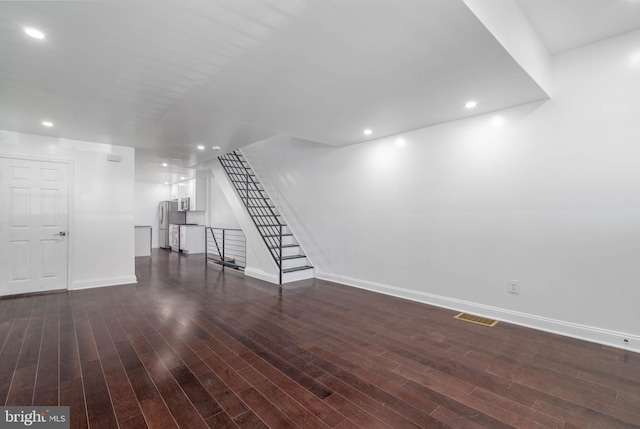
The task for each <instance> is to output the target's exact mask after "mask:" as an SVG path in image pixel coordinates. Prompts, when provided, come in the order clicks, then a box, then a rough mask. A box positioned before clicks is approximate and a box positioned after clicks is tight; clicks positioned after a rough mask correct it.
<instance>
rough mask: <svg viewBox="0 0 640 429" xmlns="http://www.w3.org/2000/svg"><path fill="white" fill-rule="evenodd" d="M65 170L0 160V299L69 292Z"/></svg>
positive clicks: (55, 165) (57, 165) (45, 164)
mask: <svg viewBox="0 0 640 429" xmlns="http://www.w3.org/2000/svg"><path fill="white" fill-rule="evenodd" d="M68 225H69V166H68V165H67V164H64V163H57V162H46V161H34V160H24V159H13V158H1V157H0V295H15V294H21V293H29V292H39V291H47V290H55V289H67V231H68Z"/></svg>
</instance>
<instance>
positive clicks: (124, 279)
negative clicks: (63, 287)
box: [69, 276, 138, 290]
mask: <svg viewBox="0 0 640 429" xmlns="http://www.w3.org/2000/svg"><path fill="white" fill-rule="evenodd" d="M132 283H138V279H137V278H136V276H119V277H103V278H99V279H88V280H77V281H74V282H73V286H72V287H71V288H70V289H69V290H81V289H92V288H96V287H103V286H118V285H126V284H132Z"/></svg>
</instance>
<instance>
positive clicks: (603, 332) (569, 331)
mask: <svg viewBox="0 0 640 429" xmlns="http://www.w3.org/2000/svg"><path fill="white" fill-rule="evenodd" d="M316 278H319V279H323V280H328V281H332V282H336V283H341V284H344V285H347V286H352V287H357V288H360V289H366V290H370V291H373V292H379V293H382V294H385V295H391V296H395V297H398V298H404V299H408V300H411V301H417V302H422V303H425V304H430V305H435V306H438V307H443V308H448V309H450V310H455V311H464V312H467V313H473V314H476V315H478V316H483V317H489V318H492V319H496V320H501V321H504V322H509V323H513V324H516V325H520V326H525V327H527V328H533V329H538V330H540V331H545V332H550V333H553V334H558V335H563V336H566V337H571V338H576V339H579V340H585V341H590V342H593V343H597V344H603V345H607V346H611V347H616V348H620V349H625V350H630V351H632V352H636V353H640V336H638V335H632V334H626V333H623V332H616V331H610V330H607V329H601V328H596V327H593V326H585V325H580V324H577V323H572V322H566V321H562V320H556V319H550V318H547V317H541V316H536V315H533V314H527V313H521V312H517V311H512V310H507V309H504V308H499V307H492V306H489V305H484V304H477V303H474V302H470V301H463V300H460V299H456V298H450V297H446V296H441V295H434V294H430V293H426V292H420V291H415V290H411V289H404V288H399V287H395V286H389V285H385V284H382V283H376V282H371V281H368V280H360V279H356V278H352V277H347V276H341V275H338V274H332V273H326V272H317V273H316ZM625 339H626V340H627V341H628V343H625V342H624V340H625Z"/></svg>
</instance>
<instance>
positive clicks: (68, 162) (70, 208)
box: [0, 152, 75, 290]
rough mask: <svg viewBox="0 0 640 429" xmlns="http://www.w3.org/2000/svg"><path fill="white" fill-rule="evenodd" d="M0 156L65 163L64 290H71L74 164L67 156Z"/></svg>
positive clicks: (1, 156)
mask: <svg viewBox="0 0 640 429" xmlns="http://www.w3.org/2000/svg"><path fill="white" fill-rule="evenodd" d="M0 158H8V159H20V160H24V161H42V162H53V163H57V164H66V165H67V168H68V169H69V183H68V184H67V186H68V188H69V189H67V195H68V199H67V204H68V207H67V222H68V223H67V225H68V228H67V285H66V288H65V289H66V290H71V288H70V285H72V284H73V279H74V275H73V266H74V265H73V249H74V242H75V217H74V210H73V208H74V207H75V203H74V194H73V192H72V190H73V188H74V183H75V174H74V168H73V167H74V164H73V160H72V159H68V158H46V157H38V156H29V155H16V154H9V153H2V152H0Z"/></svg>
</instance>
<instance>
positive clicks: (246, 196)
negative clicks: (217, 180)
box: [218, 150, 313, 284]
mask: <svg viewBox="0 0 640 429" xmlns="http://www.w3.org/2000/svg"><path fill="white" fill-rule="evenodd" d="M218 160H219V161H220V164H222V167H223V169H224V170H225V172H226V173H227V176H228V177H229V180H231V183H232V184H233V186H234V188H235V189H236V191H237V193H238V196H239V197H240V199H241V200H242V202H243V204H244V206H245V208H246V210H247V212H248V213H249V216H250V217H251V219H252V220H253V223H254V224H255V226H256V228H257V229H258V232H259V233H260V236H261V237H262V239H263V241H264V243H265V244H266V246H267V248H268V249H269V252H270V253H271V256H272V257H273V260H274V261H275V263H276V265H277V266H278V271H279V283H280V284H282V275H283V273H287V272H291V271H297V270H301V269H310V268H313V267H311V266H309V265H306V264H307V259H306V256H305V255H304V254H302V253H301V251H300V247H299V245H298V244H295V239H294V237H293V234H292V232H291V231H290V230H289V228H288V226H287V224H286V223H285V221H284V219H283V218H282V216H281V215H280V214H279V213H278V211H277V209H276V207H275V205H274V204H273V202H272V200H271V199H270V198H269V195H268V194H267V192H266V191H265V189H264V187H263V186H262V184H261V183H260V180H259V179H258V178H257V177H256V175H255V174H254V173H253V171H252V169H251V166H250V165H249V163H248V162H247V161H246V160H245V159H244V156H243V155H242V153H241V152H240V151H239V150H235V151H233V152H229V153H226V154H224V155H221V156H220V157H218ZM285 248H287V251H288V252H291V250H292V249H293V251H296V249H298V253H297V254H293V255H284V254H283V249H285ZM290 259H298V260H300V261H301V263H303V264H302V265H299V266H293V267H290V268H286V269H285V268H284V262H283V261H285V260H290ZM289 265H291V264H289Z"/></svg>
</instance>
